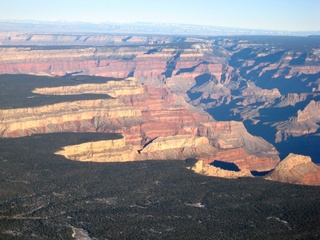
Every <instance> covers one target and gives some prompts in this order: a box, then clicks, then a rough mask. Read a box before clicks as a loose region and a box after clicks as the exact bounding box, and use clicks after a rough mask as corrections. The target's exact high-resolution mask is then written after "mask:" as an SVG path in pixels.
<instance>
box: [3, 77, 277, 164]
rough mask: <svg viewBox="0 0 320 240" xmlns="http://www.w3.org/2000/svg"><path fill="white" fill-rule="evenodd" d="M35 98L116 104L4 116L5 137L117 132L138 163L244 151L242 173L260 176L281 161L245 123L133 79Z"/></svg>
mask: <svg viewBox="0 0 320 240" xmlns="http://www.w3.org/2000/svg"><path fill="white" fill-rule="evenodd" d="M34 92H36V93H38V94H40V93H43V94H54V95H68V94H79V93H81V92H86V93H99V94H101V93H103V94H105V93H107V94H110V95H112V96H113V97H114V98H113V99H100V100H84V101H74V102H66V103H58V104H53V105H48V106H42V107H33V108H18V109H5V110H0V111H1V116H2V118H1V122H0V134H1V136H2V137H20V136H27V135H31V134H35V133H49V132H50V133H51V132H67V131H71V132H97V131H98V132H117V133H121V134H122V135H123V136H124V137H125V139H126V144H128V146H132V147H133V149H134V151H138V150H141V151H140V155H139V156H138V157H136V159H148V158H155V159H163V158H165V159H172V158H173V159H178V158H180V159H181V158H182V159H184V158H187V157H199V156H201V157H203V155H204V154H205V155H206V156H209V155H210V156H211V155H212V156H213V157H214V156H215V155H217V154H219V151H215V149H220V150H226V149H239V148H242V149H244V152H245V153H246V154H248V155H249V156H252V157H251V158H250V157H247V158H246V161H245V163H244V164H242V165H241V164H240V165H241V168H248V169H252V168H255V167H253V166H256V167H257V169H256V170H258V169H261V168H263V169H264V170H269V169H270V168H272V167H271V165H273V166H274V165H275V164H276V163H277V162H278V161H279V158H278V155H277V154H278V153H277V151H276V150H275V148H274V147H273V146H272V145H271V144H269V143H267V142H266V141H264V140H263V139H261V138H258V137H254V136H252V135H250V134H249V133H248V132H247V131H246V129H245V127H244V126H243V124H242V123H240V122H235V121H232V122H216V121H214V120H213V119H212V117H210V115H208V114H207V113H205V112H204V111H202V110H201V109H200V110H199V109H195V108H194V107H192V106H191V105H189V104H188V103H186V102H185V101H184V99H183V98H182V97H179V96H177V95H176V94H173V93H171V92H170V90H168V89H165V88H154V87H151V86H143V87H142V86H141V85H140V84H138V83H137V82H136V81H135V80H134V79H129V80H125V81H110V82H107V83H105V84H85V85H84V84H79V85H77V86H68V87H67V86H65V87H54V88H38V89H35V90H34ZM170 136H172V137H170ZM194 137H204V138H199V139H198V138H197V139H193V138H194ZM144 146H145V148H144ZM155 146H156V147H155ZM129 149H131V147H130V148H129ZM151 149H153V150H151ZM156 149H158V150H156ZM181 153H183V154H181ZM89 155H90V154H89V153H88V154H86V156H89ZM244 155H245V154H244ZM244 155H241V156H239V158H238V159H235V157H230V155H224V157H223V158H225V159H228V158H229V161H240V160H239V159H241V158H242V157H243V156H244ZM98 156H99V154H98ZM132 156H133V155H132ZM217 156H218V155H217ZM253 156H254V157H253ZM220 158H222V157H221V156H220ZM86 159H87V158H86ZM266 159H267V160H266ZM92 161H95V160H94V159H93V160H92ZM99 161H100V160H99ZM258 166H259V167H258Z"/></svg>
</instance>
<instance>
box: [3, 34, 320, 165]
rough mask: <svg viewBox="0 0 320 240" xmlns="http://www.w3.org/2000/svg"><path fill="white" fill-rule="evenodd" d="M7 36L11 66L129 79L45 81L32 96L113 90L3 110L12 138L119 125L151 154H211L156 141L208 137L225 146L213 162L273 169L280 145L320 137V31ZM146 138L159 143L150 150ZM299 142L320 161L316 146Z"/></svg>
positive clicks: (284, 148) (7, 67) (286, 147)
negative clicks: (238, 34) (292, 34)
mask: <svg viewBox="0 0 320 240" xmlns="http://www.w3.org/2000/svg"><path fill="white" fill-rule="evenodd" d="M0 39H1V42H2V46H1V47H0V52H1V53H0V62H1V65H0V73H1V74H33V75H38V76H39V75H47V76H61V77H64V78H76V77H81V76H80V75H90V76H99V77H113V78H128V79H127V80H126V81H109V82H103V83H99V84H97V83H81V84H75V85H73V86H68V85H66V86H59V85H56V86H53V87H46V86H42V87H37V86H35V87H34V88H33V89H31V91H32V93H31V94H30V96H28V97H34V96H36V97H38V96H40V95H45V96H52V97H62V96H64V97H66V96H69V97H70V96H78V95H81V94H91V95H95V94H105V95H108V96H109V98H107V99H91V100H81V101H65V102H60V103H53V104H51V105H47V106H36V107H26V108H15V109H3V110H1V116H5V117H3V118H2V122H1V132H0V133H1V135H2V137H18V136H26V135H30V134H34V133H50V132H60V131H73V132H74V131H85V132H88V131H89V132H96V131H98V132H118V133H121V134H122V135H123V136H124V138H125V141H126V142H127V144H128V146H129V145H130V146H132V147H133V149H135V151H139V152H140V153H139V154H140V155H139V154H138V155H137V156H139V157H134V158H137V159H139V158H141V157H142V155H144V156H145V157H146V158H149V157H155V158H168V157H169V156H170V154H171V156H172V157H174V158H179V156H180V157H181V158H184V157H189V156H191V155H192V154H193V155H196V156H198V157H203V156H201V155H202V154H203V151H200V152H202V153H201V154H198V152H197V151H196V150H195V149H193V150H192V149H188V150H187V151H185V152H188V154H185V155H183V154H180V155H179V154H178V153H179V151H180V152H181V148H183V147H182V146H181V147H177V148H174V149H171V150H172V152H171V153H168V152H166V151H168V148H166V147H164V145H165V144H158V145H156V146H158V147H160V146H161V147H164V149H165V150H161V152H156V151H155V152H153V153H150V152H149V150H150V149H151V147H152V146H154V144H155V143H157V142H158V141H164V142H167V141H169V140H168V139H167V137H173V136H177V135H179V136H188V137H189V136H194V137H205V138H206V139H207V140H208V142H209V143H210V146H212V147H213V148H214V149H217V151H216V150H214V151H213V152H214V154H213V155H211V156H212V157H211V158H210V157H209V158H208V155H207V154H204V155H206V159H204V162H205V163H207V164H209V163H210V162H212V161H213V160H215V159H216V158H218V159H219V160H224V161H226V162H232V163H235V164H236V165H237V166H238V167H239V168H240V169H249V170H256V171H266V170H270V169H272V168H273V167H274V166H275V165H276V164H277V162H278V160H279V158H278V157H277V151H276V150H275V148H274V147H273V146H272V145H271V144H274V145H275V147H276V148H277V149H278V150H279V152H280V156H281V157H283V156H285V155H286V154H288V153H289V152H291V151H292V147H290V146H292V145H291V142H292V141H297V142H299V141H304V140H303V137H313V138H312V139H316V141H319V140H318V138H317V137H316V136H317V135H316V134H317V131H318V122H319V119H318V115H319V114H318V110H319V109H318V102H319V99H320V96H319V90H320V82H319V79H320V66H319V57H320V50H319V49H320V44H319V38H318V37H317V36H310V37H272V36H265V37H259V36H252V37H249V36H247V37H178V36H177V37H174V36H160V35H159V36H147V35H139V36H133V35H121V34H118V35H117V34H114V35H106V34H105V35H104V34H97V35H88V34H87V35H86V34H60V35H54V34H32V33H17V32H6V33H4V32H3V33H1V34H0ZM132 77H133V78H134V79H135V80H134V79H132ZM76 81H77V80H76ZM8 108H9V107H8ZM59 109H61V110H59ZM205 111H206V112H207V113H206V112H205ZM30 116H32V117H30ZM17 119H18V120H17ZM48 122H49V123H50V124H48ZM247 129H248V130H247ZM248 131H249V132H248ZM253 135H256V136H259V137H255V136H253ZM188 137H187V138H188ZM264 139H265V140H267V141H268V142H269V143H268V142H266V141H265V140H264ZM153 141H155V143H153ZM175 141H178V140H177V139H176V140H175ZM169 142H170V141H169ZM313 142H314V141H313ZM270 143H271V144H270ZM149 144H150V145H149ZM314 144H317V143H316V142H314ZM169 145H172V142H170V144H169ZM144 147H146V149H149V148H150V149H149V150H148V152H147V150H144ZM129 148H130V149H131V147H129ZM152 149H153V148H152ZM179 149H180V150H179ZM171 150H170V151H171ZM294 150H295V151H296V153H304V154H307V155H310V156H311V157H312V159H313V161H315V162H320V160H319V158H318V156H319V152H317V151H316V150H313V151H310V152H307V153H306V152H305V148H295V149H294ZM170 151H169V152H170ZM191 153H192V154H191ZM197 154H198V155H197ZM135 155H136V153H135Z"/></svg>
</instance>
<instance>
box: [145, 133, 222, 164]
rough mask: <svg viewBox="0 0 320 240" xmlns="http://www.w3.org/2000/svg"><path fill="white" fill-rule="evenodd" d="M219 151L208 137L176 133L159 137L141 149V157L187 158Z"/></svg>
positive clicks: (207, 155)
mask: <svg viewBox="0 0 320 240" xmlns="http://www.w3.org/2000/svg"><path fill="white" fill-rule="evenodd" d="M216 151H217V149H216V148H214V147H213V146H212V145H211V144H210V143H209V140H208V139H207V138H206V137H195V136H192V135H176V136H169V137H158V138H156V139H154V140H152V141H150V142H149V143H148V144H147V145H146V146H145V147H144V148H143V149H142V150H140V151H139V154H140V156H139V158H140V159H170V160H172V159H187V158H199V157H209V156H212V155H214V154H215V152H216Z"/></svg>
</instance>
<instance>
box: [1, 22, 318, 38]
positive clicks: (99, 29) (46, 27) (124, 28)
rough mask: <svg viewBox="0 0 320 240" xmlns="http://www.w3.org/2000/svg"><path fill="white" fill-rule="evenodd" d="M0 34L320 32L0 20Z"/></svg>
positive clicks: (299, 33)
mask: <svg viewBox="0 0 320 240" xmlns="http://www.w3.org/2000/svg"><path fill="white" fill-rule="evenodd" d="M0 31H23V32H38V33H39V32H50V33H52V32H62V33H65V32H68V33H70V32H73V33H78V32H81V33H84V32H86V33H117V34H119V33H131V34H159V35H163V34H165V35H168V34H169V35H189V36H190V35H198V36H232V35H275V36H308V35H320V30H319V31H299V32H292V31H276V30H263V29H246V28H231V27H219V26H205V25H190V24H175V23H148V22H136V23H113V22H106V23H87V22H64V21H56V22H49V21H33V20H28V21H18V20H17V21H16V20H2V21H0Z"/></svg>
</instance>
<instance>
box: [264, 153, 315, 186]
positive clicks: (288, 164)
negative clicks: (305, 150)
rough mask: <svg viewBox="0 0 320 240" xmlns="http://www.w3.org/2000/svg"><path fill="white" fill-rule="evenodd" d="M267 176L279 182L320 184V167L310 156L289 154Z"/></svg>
mask: <svg viewBox="0 0 320 240" xmlns="http://www.w3.org/2000/svg"><path fill="white" fill-rule="evenodd" d="M267 178H268V179H270V180H273V181H279V182H287V183H294V184H304V185H315V186H320V167H319V166H317V165H316V164H314V163H313V162H312V161H311V158H310V157H308V156H303V155H297V154H289V155H288V156H287V157H286V158H285V159H283V160H282V161H281V162H280V163H279V164H278V165H277V166H276V167H275V169H274V170H273V171H272V172H271V173H270V174H268V176H267Z"/></svg>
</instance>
